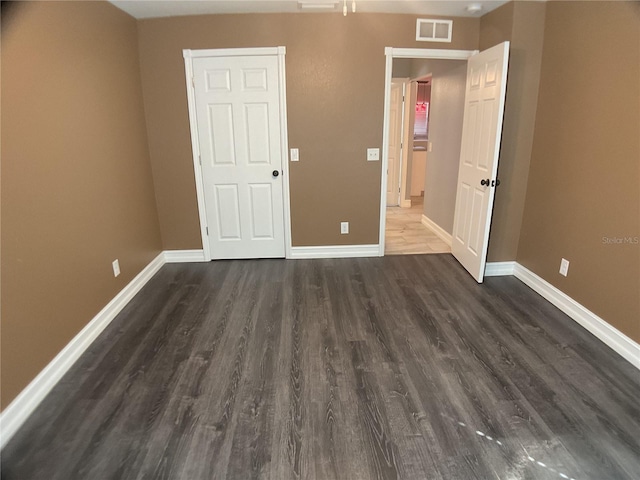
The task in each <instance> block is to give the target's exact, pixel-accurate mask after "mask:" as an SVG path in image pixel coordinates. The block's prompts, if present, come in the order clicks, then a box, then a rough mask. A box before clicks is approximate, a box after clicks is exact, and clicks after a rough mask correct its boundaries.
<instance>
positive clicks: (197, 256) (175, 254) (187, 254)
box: [164, 249, 205, 263]
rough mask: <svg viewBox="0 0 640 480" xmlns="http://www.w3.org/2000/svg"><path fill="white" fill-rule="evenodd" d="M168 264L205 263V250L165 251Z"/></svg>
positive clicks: (165, 259)
mask: <svg viewBox="0 0 640 480" xmlns="http://www.w3.org/2000/svg"><path fill="white" fill-rule="evenodd" d="M164 261H165V262H166V263H187V262H204V261H205V258H204V250H202V249H200V250H165V251H164Z"/></svg>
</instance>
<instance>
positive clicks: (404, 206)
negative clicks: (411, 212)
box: [400, 199, 411, 208]
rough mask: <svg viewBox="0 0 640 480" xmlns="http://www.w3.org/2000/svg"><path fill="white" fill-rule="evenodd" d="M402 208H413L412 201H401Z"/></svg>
mask: <svg viewBox="0 0 640 480" xmlns="http://www.w3.org/2000/svg"><path fill="white" fill-rule="evenodd" d="M400 208H411V199H409V200H400Z"/></svg>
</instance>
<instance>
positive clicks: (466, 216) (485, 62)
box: [451, 42, 509, 283]
mask: <svg viewBox="0 0 640 480" xmlns="http://www.w3.org/2000/svg"><path fill="white" fill-rule="evenodd" d="M508 57H509V42H504V43H501V44H499V45H496V46H495V47H492V48H490V49H488V50H485V51H483V52H481V53H479V54H477V55H474V56H472V57H471V58H469V60H468V68H467V87H466V94H465V106H464V120H463V125H462V145H461V151H460V170H459V173H458V188H457V194H456V207H455V216H454V222H453V240H452V245H451V252H452V253H453V255H454V256H455V257H456V258H457V259H458V261H459V262H460V263H461V264H462V266H463V267H464V268H466V269H467V270H468V271H469V273H470V274H471V275H472V276H473V278H475V279H476V280H477V281H478V283H481V282H482V280H483V278H484V268H485V263H486V259H487V247H488V245H489V228H490V226H491V212H492V210H493V199H494V196H495V187H496V183H497V182H496V173H497V171H498V155H499V153H500V138H501V135H502V117H503V114H504V100H505V94H506V86H507V82H506V80H507V62H508Z"/></svg>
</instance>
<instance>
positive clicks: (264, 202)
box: [193, 55, 285, 259]
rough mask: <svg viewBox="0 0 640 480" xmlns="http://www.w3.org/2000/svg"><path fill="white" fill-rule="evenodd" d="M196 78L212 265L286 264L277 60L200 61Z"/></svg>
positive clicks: (267, 57) (215, 58) (243, 58)
mask: <svg viewBox="0 0 640 480" xmlns="http://www.w3.org/2000/svg"><path fill="white" fill-rule="evenodd" d="M193 72H194V87H195V88H194V90H195V104H196V117H197V124H198V141H199V146H200V156H201V163H202V179H203V185H204V199H205V208H206V217H207V225H208V228H209V241H210V248H211V257H212V258H214V259H221V258H273V257H284V255H285V245H284V214H283V186H282V181H283V177H282V175H280V173H281V172H282V161H283V159H282V155H281V148H280V133H281V132H280V128H281V126H280V96H279V95H280V94H279V84H278V59H277V56H275V55H274V56H268V55H264V56H238V57H199V58H195V59H193ZM274 172H276V173H277V175H273V173H274Z"/></svg>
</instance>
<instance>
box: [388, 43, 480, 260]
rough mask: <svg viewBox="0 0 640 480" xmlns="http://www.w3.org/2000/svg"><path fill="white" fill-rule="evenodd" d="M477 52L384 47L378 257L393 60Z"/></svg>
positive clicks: (458, 56)
mask: <svg viewBox="0 0 640 480" xmlns="http://www.w3.org/2000/svg"><path fill="white" fill-rule="evenodd" d="M477 53H479V51H478V50H446V49H432V48H426V49H423V48H394V47H385V48H384V54H385V57H386V60H385V71H384V110H383V111H384V113H383V120H382V165H381V167H382V170H381V175H380V177H381V181H380V227H379V228H380V231H379V234H378V256H380V257H384V232H385V228H386V224H387V175H385V174H384V172H386V171H387V169H388V168H389V102H390V101H391V78H392V76H393V75H392V73H393V59H394V58H420V59H432V60H467V59H468V58H469V57H471V56H472V55H475V54H477Z"/></svg>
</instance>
